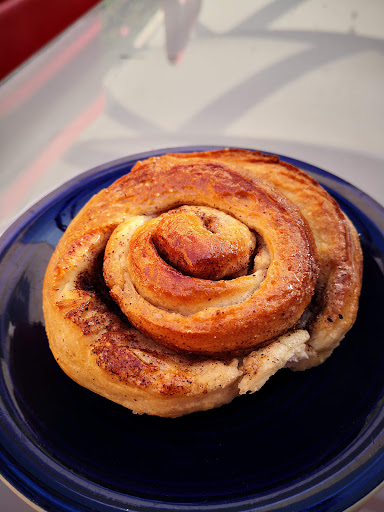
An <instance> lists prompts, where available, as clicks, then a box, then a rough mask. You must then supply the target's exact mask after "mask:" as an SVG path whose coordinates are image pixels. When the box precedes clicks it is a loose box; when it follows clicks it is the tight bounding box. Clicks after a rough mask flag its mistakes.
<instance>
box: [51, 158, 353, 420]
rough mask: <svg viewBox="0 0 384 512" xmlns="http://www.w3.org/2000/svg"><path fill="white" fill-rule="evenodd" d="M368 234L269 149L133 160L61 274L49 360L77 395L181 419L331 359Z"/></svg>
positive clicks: (55, 287)
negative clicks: (87, 393) (80, 389)
mask: <svg viewBox="0 0 384 512" xmlns="http://www.w3.org/2000/svg"><path fill="white" fill-rule="evenodd" d="M361 275H362V254H361V248H360V244H359V238H358V235H357V232H356V230H355V228H354V227H353V225H352V223H351V222H350V221H349V219H348V218H347V217H346V216H345V214H344V213H343V212H342V211H341V210H340V208H339V206H338V205H337V203H336V202H335V201H334V200H333V199H332V198H331V196H330V195H329V194H328V193H327V192H326V191H325V190H324V189H323V188H322V187H321V186H320V185H319V184H318V183H317V182H316V181H315V180H313V179H312V178H311V177H309V176H308V175H306V174H305V173H303V172H302V171H300V170H299V169H297V168H295V167H293V166H291V165H289V164H286V163H284V162H281V161H279V159H278V158H277V157H275V156H268V155H264V154H261V153H258V152H250V151H245V150H236V149H227V150H221V151H212V152H203V153H187V154H168V155H164V156H161V157H154V158H150V159H148V160H146V161H139V162H137V163H136V165H135V166H134V168H133V169H132V171H131V172H130V173H129V174H128V175H126V176H123V177H122V178H120V179H119V180H117V181H116V182H115V183H113V184H112V185H111V186H110V187H108V188H107V189H104V190H102V191H100V192H99V193H98V194H96V195H95V196H94V197H93V198H92V199H91V200H90V201H89V202H88V203H87V204H86V205H85V206H84V207H83V209H82V210H81V211H80V212H79V214H78V215H77V216H76V217H75V219H73V221H72V222H71V224H70V226H69V227H68V229H67V230H66V232H65V233H64V235H63V237H62V239H61V240H60V242H59V244H58V246H57V248H56V250H55V252H54V254H53V256H52V259H51V261H50V263H49V266H48V269H47V272H46V276H45V280H44V288H43V307H44V315H45V322H46V330H47V334H48V339H49V343H50V347H51V350H52V352H53V354H54V356H55V358H56V360H57V362H58V363H59V365H60V366H61V367H62V368H63V370H64V371H65V372H66V373H67V374H68V375H69V376H70V377H71V378H72V379H74V380H75V381H76V382H78V383H79V384H81V385H82V386H85V387H87V388H89V389H91V390H92V391H94V392H96V393H99V394H100V395H102V396H104V397H106V398H108V399H110V400H113V401H115V402H117V403H120V404H122V405H124V406H125V407H128V408H130V409H131V410H132V411H134V412H137V413H147V414H154V415H159V416H168V417H176V416H180V415H183V414H187V413H190V412H194V411H199V410H206V409H210V408H213V407H217V406H220V405H222V404H224V403H227V402H229V401H231V400H232V399H233V398H234V397H236V396H237V395H239V394H244V393H247V392H254V391H256V390H257V389H259V388H260V387H261V386H262V385H263V384H264V383H265V382H266V380H267V379H268V378H269V377H270V376H271V375H273V374H274V373H275V372H276V371H277V370H278V369H279V368H282V367H284V366H288V367H291V368H292V369H296V370H304V369H307V368H310V367H311V366H315V365H317V364H320V363H321V362H323V361H324V360H325V359H326V358H327V357H328V356H329V355H330V354H331V352H332V351H333V350H334V348H335V347H336V346H337V345H338V344H339V342H340V340H341V339H342V338H343V337H344V335H345V334H346V332H347V331H348V330H349V329H350V328H351V326H352V325H353V323H354V320H355V318H356V313H357V307H358V299H359V293H360V288H361Z"/></svg>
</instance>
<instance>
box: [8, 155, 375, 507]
mask: <svg viewBox="0 0 384 512" xmlns="http://www.w3.org/2000/svg"><path fill="white" fill-rule="evenodd" d="M204 149H213V148H204V147H198V148H176V149H175V148H173V149H168V150H163V151H156V152H152V153H145V154H140V155H135V156H132V157H128V158H125V159H123V160H119V161H117V162H112V163H109V164H106V165H103V166H101V167H98V168H96V169H93V170H91V171H89V172H86V173H85V174H82V175H81V176H79V177H77V178H75V179H73V180H72V181H70V182H69V183H67V184H66V185H64V186H63V187H61V188H59V189H58V190H56V191H55V192H53V193H51V194H50V195H48V196H47V197H46V198H45V199H43V200H42V201H40V202H39V203H37V204H36V205H35V206H34V207H33V208H31V209H30V210H29V211H28V212H26V213H25V214H24V215H22V216H21V217H20V218H19V220H17V221H16V222H15V223H14V224H13V225H12V226H11V227H10V228H9V229H8V231H6V233H5V234H4V235H3V237H2V239H1V241H0V258H1V263H0V308H1V309H0V311H1V331H0V336H1V339H0V342H1V345H0V357H1V360H0V362H1V374H0V450H1V453H0V464H1V468H2V474H3V477H4V478H5V479H6V480H7V481H8V482H9V484H10V485H11V486H12V487H13V488H14V489H16V490H17V491H18V492H20V493H21V494H23V495H24V496H25V497H26V498H27V499H28V500H30V501H31V502H32V503H33V504H35V505H37V506H40V507H41V508H43V509H46V510H52V511H55V512H56V511H75V510H76V511H90V510H92V511H103V512H106V511H108V512H114V511H123V510H124V511H127V510H128V511H141V512H145V511H149V510H151V511H153V510H172V511H238V512H240V511H250V510H252V511H258V512H261V511H263V512H264V511H271V510H276V509H278V510H279V511H282V512H284V511H285V512H288V511H289V512H295V511H303V510H306V511H316V512H320V511H327V512H336V511H341V510H344V509H346V508H348V507H349V506H351V505H353V504H355V503H357V502H358V501H360V500H361V499H362V498H364V496H366V495H367V494H368V493H370V492H371V491H372V490H373V489H375V488H376V487H377V486H378V485H379V484H380V483H381V482H382V481H383V480H384V408H383V396H384V372H383V368H384V350H383V345H382V342H383V335H382V326H383V304H384V275H383V272H384V271H383V264H384V234H383V233H384V211H383V209H382V208H381V207H380V206H379V205H378V204H377V203H375V202H374V201H373V200H372V199H370V198H369V197H367V196H366V195H365V194H363V193H362V192H360V191H359V190H357V189H356V188H354V187H352V186H351V185H349V184H348V183H346V182H345V181H343V180H340V179H338V178H336V177H334V176H332V175H330V174H329V173H327V172H324V171H322V170H320V169H317V168H315V167H313V166H311V165H308V164H305V163H302V162H298V161H295V160H292V159H289V158H285V157H282V159H283V160H285V161H288V162H290V163H293V164H294V165H296V166H298V167H300V168H301V169H303V170H304V171H306V172H308V173H309V174H311V175H312V176H313V177H314V178H316V179H317V180H318V181H319V182H320V183H321V184H322V185H323V186H325V188H327V189H328V191H329V192H330V193H331V194H332V195H333V196H334V197H335V198H336V199H337V201H338V202H339V204H340V205H341V207H342V208H343V209H344V211H345V212H346V213H347V214H348V216H349V217H350V218H351V219H352V221H353V222H354V223H355V225H356V227H357V229H358V231H359V233H360V235H361V241H362V244H363V250H364V256H365V263H364V284H363V291H362V297H361V305H360V310H359V314H358V319H357V321H356V324H355V326H354V327H353V329H352V330H351V331H350V332H349V333H348V335H347V336H346V338H345V339H344V341H343V343H342V345H341V347H340V348H338V349H337V350H336V351H335V353H334V354H333V355H332V357H331V358H330V359H329V360H328V361H326V362H325V363H324V364H323V365H321V366H319V367H317V368H314V369H312V370H310V371H307V372H303V373H301V372H298V373H293V372H291V371H289V370H282V371H280V372H278V374H277V375H276V376H274V378H273V379H271V380H270V381H268V383H267V384H266V385H265V386H264V387H263V388H262V389H261V390H260V391H259V392H258V393H255V394H254V395H251V396H244V397H240V398H237V399H236V400H234V401H233V402H232V403H231V404H229V405H226V406H223V407H221V408H220V409H217V410H212V411H208V412H203V413H195V414H192V415H189V416H185V417H182V418H178V419H173V420H169V419H163V418H156V417H150V416H137V415H134V414H132V413H131V412H130V411H128V410H126V409H124V408H123V407H121V406H119V405H116V404H114V403H112V402H109V401H107V400H106V399H104V398H101V397H99V396H97V395H95V394H93V393H91V392H89V391H88V390H86V389H83V388H81V387H79V386H78V385H77V384H75V383H74V382H72V381H71V380H70V379H69V378H68V377H67V376H66V375H65V374H64V373H63V372H62V371H61V370H60V368H59V366H58V365H57V364H56V362H55V361H54V359H53V357H52V356H51V353H50V351H49V348H48V343H47V338H46V335H45V331H44V320H43V314H42V310H41V289H42V281H43V276H44V272H45V268H46V265H47V263H48V260H49V258H50V256H51V254H52V251H53V248H54V247H55V245H56V243H57V241H58V240H59V238H60V237H61V235H62V233H63V231H64V230H65V228H66V226H67V225H68V223H69V222H70V220H71V219H72V218H73V216H74V215H75V214H76V213H77V212H78V211H79V209H80V207H81V206H82V205H83V204H84V203H85V202H86V201H87V200H88V199H89V198H90V197H91V196H92V195H93V194H94V193H95V192H97V191H98V190H100V189H101V188H103V187H105V186H107V185H109V184H110V183H112V182H113V181H114V180H115V179H117V178H119V177H120V176H122V175H123V174H125V173H127V172H129V171H130V169H131V168H132V166H133V165H134V163H135V162H136V161H137V160H138V159H144V158H147V157H149V156H153V155H156V154H164V153H166V152H169V151H175V150H177V151H198V150H204Z"/></svg>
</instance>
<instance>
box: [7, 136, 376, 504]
mask: <svg viewBox="0 0 384 512" xmlns="http://www.w3.org/2000/svg"><path fill="white" fill-rule="evenodd" d="M224 148H231V146H182V147H170V148H163V149H156V150H151V151H146V152H140V153H137V154H134V155H129V156H126V157H122V158H119V159H116V160H113V161H110V162H107V163H104V164H101V165H99V166H96V167H94V168H92V169H90V170H87V171H85V172H83V173H81V174H79V175H77V176H75V177H74V178H72V179H70V180H68V181H66V182H65V183H63V184H62V185H60V186H59V187H57V188H56V189H55V190H53V191H51V192H50V193H48V194H47V195H45V196H44V197H42V198H41V199H40V200H38V201H37V202H36V203H34V204H33V205H32V206H31V207H29V208H28V209H27V210H26V211H25V212H23V213H22V214H21V215H20V216H19V217H18V218H17V219H15V220H14V221H13V222H12V223H11V224H10V226H9V227H8V228H7V229H6V230H5V231H4V232H3V234H2V235H1V236H0V261H1V256H2V254H3V253H4V251H5V250H7V249H8V248H9V247H10V246H11V245H12V243H13V241H14V239H15V238H16V237H17V235H18V234H19V233H20V231H21V230H22V229H24V228H25V227H27V226H28V225H31V224H32V223H33V220H34V219H35V218H36V217H37V216H38V215H41V214H42V213H43V212H44V211H45V210H47V209H49V208H50V207H51V205H52V204H53V203H54V202H55V201H58V200H59V199H60V198H62V197H64V196H65V195H68V194H69V193H70V191H71V190H72V189H75V188H76V187H80V186H81V185H82V184H84V182H87V181H89V179H90V178H92V181H97V179H101V178H103V177H105V176H106V175H107V174H108V173H111V172H116V171H118V170H119V169H120V168H124V167H128V166H131V165H133V164H134V163H135V162H137V161H139V160H144V159H147V158H150V157H153V156H160V155H163V154H166V153H176V152H178V153H187V152H201V151H212V150H218V149H224ZM243 149H249V148H243ZM251 151H255V150H251ZM261 152H262V153H264V154H275V153H269V152H266V151H261ZM278 156H279V158H280V159H281V160H282V161H284V162H287V163H289V164H292V165H294V166H296V167H299V168H300V169H303V170H304V171H308V172H313V173H315V174H316V175H320V176H322V177H323V178H324V179H328V180H330V181H331V182H332V184H334V183H338V184H340V185H341V187H342V188H347V189H348V190H349V191H351V193H352V194H354V196H355V198H360V199H361V201H362V202H363V203H364V204H367V203H368V205H369V207H370V208H372V209H373V211H374V212H376V213H377V215H378V216H379V217H380V216H381V219H379V220H382V218H383V216H384V208H383V207H382V206H381V205H380V204H379V203H378V202H377V201H375V200H374V199H372V198H371V197H370V196H368V195H367V194H366V193H364V192H362V191H361V190H359V189H358V188H357V187H355V186H354V185H352V184H350V183H348V182H347V181H346V180H343V179H342V178H339V177H337V176H334V175H333V174H331V173H330V172H328V171H325V170H323V169H320V168H318V167H317V166H314V165H312V164H308V163H306V162H302V161H300V160H298V159H295V158H291V157H286V156H284V155H278ZM369 220H370V222H372V223H373V224H374V225H375V226H376V227H377V224H376V223H375V220H376V219H372V218H369ZM378 230H379V232H380V234H381V236H384V235H383V232H382V230H381V229H379V228H378ZM0 406H1V410H0V412H1V413H2V414H1V416H0V420H1V419H4V411H3V410H2V403H1V401H0ZM383 416H384V411H383V408H381V416H380V414H379V413H378V415H377V417H376V418H375V421H374V422H373V423H371V430H373V426H374V425H375V424H376V425H377V423H378V422H379V420H381V419H382V418H381V417H383ZM8 419H10V418H8ZM372 435H373V434H372ZM382 435H384V434H383V432H382ZM31 444H32V443H31ZM33 448H34V449H36V447H35V446H33ZM367 449H369V447H368V448H367ZM364 452H365V450H364ZM0 455H1V456H4V454H0ZM43 455H44V457H46V462H47V463H48V466H50V465H51V464H49V457H48V456H46V455H45V454H43ZM51 462H52V461H51ZM55 464H57V463H56V462H54V465H55ZM375 465H378V466H379V467H376V468H375V469H376V471H377V473H376V474H379V473H380V475H381V476H380V481H381V482H382V481H383V480H384V448H382V449H381V453H380V455H379V456H378V457H376V458H375ZM363 466H364V468H365V469H364V471H363V473H364V474H366V472H367V471H368V470H369V469H372V466H373V465H372V458H371V457H368V459H367V461H366V462H365V463H364V464H363ZM361 467H362V466H359V468H357V469H355V470H354V471H350V472H349V473H348V474H349V475H353V474H354V473H356V472H357V473H358V474H357V475H356V476H355V478H353V479H352V481H350V482H349V483H343V484H340V480H339V482H338V483H336V484H332V485H331V486H330V487H327V488H326V491H323V492H320V493H318V494H317V495H318V496H320V495H322V496H323V498H325V497H326V494H327V492H328V494H329V489H331V488H334V487H335V486H336V487H341V488H342V489H344V488H345V487H347V486H349V487H351V486H352V487H353V493H351V494H350V497H352V496H354V497H355V498H357V501H356V499H355V498H352V499H353V501H351V500H350V499H349V500H344V501H345V505H346V507H347V508H350V507H352V506H353V507H354V506H356V505H357V504H358V503H359V502H361V501H362V500H365V498H366V496H367V495H368V494H371V493H372V492H374V491H375V489H377V485H379V486H380V485H382V484H380V483H379V484H376V485H374V486H373V487H371V488H369V489H367V484H366V483H365V487H364V489H361V486H362V483H361V480H363V479H360V478H357V477H358V476H361V474H362V471H361ZM5 473H7V474H8V472H7V471H6V472H5ZM332 475H333V476H334V473H332ZM9 476H10V475H9V474H8V477H9ZM76 478H78V477H76ZM327 478H331V477H326V479H327ZM342 478H344V477H342ZM2 479H3V480H4V481H5V482H6V484H7V485H8V486H9V487H10V488H11V489H13V490H14V491H15V492H17V493H20V494H22V495H23V499H25V500H26V501H27V502H29V503H30V504H31V505H32V506H34V507H36V506H39V507H40V506H41V505H40V504H39V503H36V502H35V501H34V500H33V497H32V495H31V496H28V494H29V493H28V492H26V491H27V490H26V489H25V488H23V486H22V485H21V482H20V480H19V479H20V475H17V477H16V478H15V476H14V480H13V481H12V479H11V478H6V477H5V476H3V477H2ZM81 480H82V478H80V481H81ZM83 480H84V481H86V479H83ZM324 481H325V480H324V479H323V478H322V482H323V483H324ZM24 483H25V481H24ZM80 483H81V482H80ZM17 484H18V485H17ZM32 487H33V486H32ZM96 487H98V488H100V487H99V486H96ZM300 487H301V484H300ZM31 490H33V489H31ZM301 494H303V493H301ZM304 494H305V493H304ZM296 496H299V495H296ZM358 496H359V497H358ZM130 499H132V502H130V504H132V505H133V506H136V505H137V507H139V508H134V509H132V510H143V511H147V510H148V511H149V510H154V509H162V510H190V511H192V510H201V509H204V510H211V511H213V510H231V511H235V510H236V511H237V510H238V511H240V510H256V509H254V508H252V509H251V508H249V507H254V506H256V503H255V502H254V500H253V499H252V498H251V499H245V500H244V499H243V500H240V502H239V501H238V500H237V501H236V500H235V501H233V502H231V503H228V504H226V505H225V506H224V507H223V505H222V504H214V503H212V504H210V505H208V506H207V504H205V505H204V506H205V507H206V508H204V507H201V506H200V505H197V504H194V505H192V506H189V505H184V504H179V503H172V504H169V503H168V504H164V503H163V502H152V503H150V504H149V503H148V500H142V499H140V498H136V497H130ZM308 499H309V500H310V498H308ZM283 501H284V500H283ZM304 501H307V499H304ZM310 501H311V500H310ZM347 501H349V503H347ZM134 503H135V505H134ZM303 503H304V502H303ZM307 504H308V505H310V506H311V507H312V505H313V503H312V504H310V503H307ZM339 505H340V503H339ZM44 506H45V505H44ZM148 506H149V508H148ZM284 506H285V505H284ZM68 507H71V505H70V504H67V505H65V508H62V510H73V511H74V510H75V509H73V508H68ZM167 507H168V508H167ZM244 507H246V508H244ZM311 509H312V508H311ZM78 510H86V509H85V508H84V509H83V508H81V509H78ZM116 510H118V509H116ZM127 510H130V509H127ZM260 510H262V509H260ZM266 510H267V509H266ZM281 510H285V508H284V509H281ZM295 510H296V509H295ZM308 510H309V509H308Z"/></svg>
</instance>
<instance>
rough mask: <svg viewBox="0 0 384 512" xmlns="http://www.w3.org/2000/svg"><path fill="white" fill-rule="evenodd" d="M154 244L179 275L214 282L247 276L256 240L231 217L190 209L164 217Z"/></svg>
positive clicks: (211, 210) (182, 209) (245, 227)
mask: <svg viewBox="0 0 384 512" xmlns="http://www.w3.org/2000/svg"><path fill="white" fill-rule="evenodd" d="M153 243H154V245H155V247H156V249H157V251H158V252H159V254H160V255H161V257H162V258H163V259H164V260H165V261H167V262H168V263H169V264H170V265H171V266H172V267H173V268H175V269H177V270H178V271H180V272H181V273H183V274H185V275H189V276H192V277H198V278H200V279H210V280H214V281H216V280H219V279H232V278H234V277H238V276H240V275H245V274H247V273H248V270H249V268H250V265H251V258H252V255H253V253H254V250H255V247H256V237H255V235H254V234H253V233H252V232H251V231H250V230H249V228H248V227H247V226H246V225H244V224H243V223H242V222H240V221H238V220H237V219H234V218H233V217H231V216H230V215H227V214H225V213H223V212H221V211H219V210H215V209H213V208H207V207H192V206H191V207H181V208H178V209H175V210H172V211H170V212H168V213H165V214H163V215H162V216H161V219H160V221H159V223H158V225H157V229H156V233H155V234H154V237H153Z"/></svg>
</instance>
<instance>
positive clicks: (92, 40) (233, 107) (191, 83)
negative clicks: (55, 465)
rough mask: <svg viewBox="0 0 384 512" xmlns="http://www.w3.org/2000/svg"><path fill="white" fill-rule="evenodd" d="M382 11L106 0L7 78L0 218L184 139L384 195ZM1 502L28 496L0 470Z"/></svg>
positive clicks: (295, 2)
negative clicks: (116, 163) (262, 154)
mask: <svg viewBox="0 0 384 512" xmlns="http://www.w3.org/2000/svg"><path fill="white" fill-rule="evenodd" d="M383 20H384V2H382V1H380V0H338V1H337V2H331V1H325V0H306V1H304V0H301V1H300V0H283V1H281V0H280V1H278V0H275V1H272V0H237V1H236V2H233V1H231V0H202V1H201V2H200V1H194V0H178V1H177V0H163V1H155V0H146V1H145V0H131V1H130V2H126V1H123V0H110V1H104V2H103V3H102V4H101V5H100V6H98V7H96V8H95V9H94V10H92V11H91V12H90V13H89V14H88V15H86V16H85V17H83V18H82V19H80V20H79V21H78V22H76V23H75V24H74V25H72V26H71V27H70V28H69V29H68V30H67V31H66V32H65V33H64V34H63V35H61V36H60V37H58V38H57V39H56V40H55V41H54V42H53V43H51V44H50V45H49V46H47V47H46V48H44V49H43V50H42V51H41V52H39V53H38V54H37V55H35V56H34V57H33V58H32V59H31V60H29V61H28V62H27V63H26V64H25V65H24V66H22V67H21V68H19V69H18V70H16V72H15V73H14V74H13V75H12V76H10V77H9V78H8V79H7V80H5V81H4V82H3V83H2V84H0V144H1V146H0V147H1V157H0V162H1V168H0V212H1V213H0V231H1V230H3V229H5V228H6V226H8V225H9V224H10V223H11V222H12V220H13V219H14V218H16V217H17V216H18V215H19V214H20V213H21V212H22V211H23V210H25V209H26V208H27V207H28V206H30V205H31V204H33V203H34V202H35V201H36V200H38V199H39V198H41V197H43V196H44V195H45V194H46V193H47V192H49V191H50V190H52V189H54V188H56V187H57V186H59V185H60V184H62V183H64V182H65V181H67V180H68V179H70V178H72V177H73V176H76V175H77V174H79V173H81V172H83V171H86V170H88V169H90V168H92V167H94V166H96V165H99V164H102V163H105V162H108V161H110V160H114V159H117V158H120V157H123V156H126V155H129V154H134V153H138V152H140V151H147V150H152V149H156V148H163V147H175V146H185V145H230V146H239V147H249V148H254V149H259V150H265V151H269V152H276V153H279V154H281V155H286V156H289V157H293V158H297V159H299V160H304V161H307V162H309V163H311V164H314V165H317V166H319V167H321V168H323V169H325V170H327V171H329V172H332V173H333V174H335V175H337V176H340V177H342V178H344V179H345V180H347V181H349V182H350V183H352V184H354V185H356V186H357V187H359V188H360V189H362V190H363V191H364V192H366V193H367V194H369V195H370V196H371V197H373V198H374V199H375V200H376V201H378V202H379V203H380V204H382V205H384V23H383ZM176 22H177V23H176ZM359 509H361V511H362V512H379V511H383V510H384V491H381V492H379V493H378V494H376V496H374V497H371V498H370V499H369V500H368V501H367V502H366V503H365V504H360V505H359ZM0 510H1V511H4V512H27V511H30V510H32V508H31V506H30V505H28V504H26V503H24V502H23V501H22V499H20V497H18V496H16V495H15V494H14V493H13V492H12V491H11V490H9V489H8V488H7V487H6V485H5V484H3V483H1V482H0Z"/></svg>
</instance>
